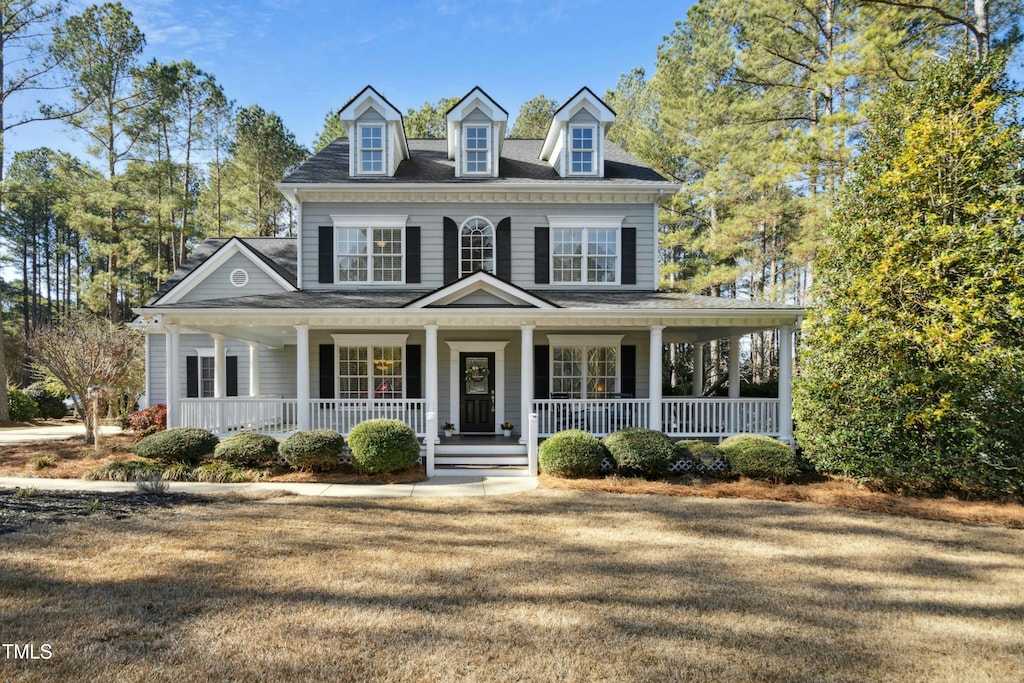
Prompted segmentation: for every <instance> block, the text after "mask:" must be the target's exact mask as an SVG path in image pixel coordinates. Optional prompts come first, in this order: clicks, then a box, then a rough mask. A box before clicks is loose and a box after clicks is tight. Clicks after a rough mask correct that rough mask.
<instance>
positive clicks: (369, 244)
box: [331, 216, 407, 286]
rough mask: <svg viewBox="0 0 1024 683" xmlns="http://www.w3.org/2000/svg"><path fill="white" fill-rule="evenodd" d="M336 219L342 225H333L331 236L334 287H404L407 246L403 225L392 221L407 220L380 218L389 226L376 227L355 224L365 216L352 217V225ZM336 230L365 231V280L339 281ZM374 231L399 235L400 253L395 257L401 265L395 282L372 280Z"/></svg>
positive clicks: (392, 217)
mask: <svg viewBox="0 0 1024 683" xmlns="http://www.w3.org/2000/svg"><path fill="white" fill-rule="evenodd" d="M331 218H332V219H334V218H335V216H331ZM337 218H339V219H341V220H339V221H338V222H340V223H342V225H338V224H337V223H336V224H335V225H334V235H333V240H332V249H333V253H334V256H333V258H334V284H335V285H342V286H352V285H357V286H361V285H370V286H382V285H404V284H405V261H406V256H407V254H406V249H407V245H406V243H405V224H404V223H401V224H399V223H397V222H393V221H397V220H398V219H402V218H407V217H403V216H381V218H383V219H385V220H386V221H388V222H389V224H385V225H377V224H376V223H370V224H366V223H361V222H356V221H357V220H361V219H363V218H366V217H365V216H354V217H352V222H353V224H352V225H346V223H347V222H348V219H346V218H345V217H342V216H339V217H337ZM338 230H365V231H366V232H367V235H366V253H365V254H364V255H365V257H366V279H365V280H341V279H339V275H340V274H341V273H340V269H339V268H338V256H339V254H338ZM374 230H398V231H400V233H401V239H400V242H401V245H402V251H401V253H399V254H397V256H398V257H399V263H400V264H401V273H400V275H399V279H397V280H374V279H373V270H374V268H373V260H374V253H373V244H374V240H373V231H374ZM348 255H351V254H348ZM395 255H396V254H381V256H389V257H393V256H395Z"/></svg>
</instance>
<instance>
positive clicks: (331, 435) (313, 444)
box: [278, 429, 345, 472]
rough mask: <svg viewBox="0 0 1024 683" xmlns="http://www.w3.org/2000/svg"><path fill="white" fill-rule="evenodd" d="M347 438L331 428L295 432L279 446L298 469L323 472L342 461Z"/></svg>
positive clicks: (290, 462) (285, 457)
mask: <svg viewBox="0 0 1024 683" xmlns="http://www.w3.org/2000/svg"><path fill="white" fill-rule="evenodd" d="M344 447H345V440H344V439H342V438H341V434H339V433H338V432H335V431H331V430H329V429H314V430H312V431H308V432H295V433H294V434H292V435H291V436H289V437H288V438H287V439H285V440H284V441H282V442H281V445H280V446H278V451H280V453H281V457H282V458H284V461H285V462H286V463H288V464H289V465H291V466H292V467H293V468H295V469H297V470H306V471H309V472H323V471H326V470H330V469H334V468H335V467H337V466H338V463H339V462H341V451H342V449H343V448H344Z"/></svg>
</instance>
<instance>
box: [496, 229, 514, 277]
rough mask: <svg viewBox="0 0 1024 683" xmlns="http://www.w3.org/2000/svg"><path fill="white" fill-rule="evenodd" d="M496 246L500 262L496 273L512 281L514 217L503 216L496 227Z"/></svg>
mask: <svg viewBox="0 0 1024 683" xmlns="http://www.w3.org/2000/svg"><path fill="white" fill-rule="evenodd" d="M494 247H495V250H496V251H497V252H498V253H497V260H498V262H497V263H496V264H495V268H496V270H495V271H494V274H495V275H497V276H498V277H500V278H501V279H502V280H506V281H508V282H511V281H512V219H511V218H502V219H501V220H500V221H498V227H497V228H496V229H495V235H494Z"/></svg>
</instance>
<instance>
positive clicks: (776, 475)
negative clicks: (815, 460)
mask: <svg viewBox="0 0 1024 683" xmlns="http://www.w3.org/2000/svg"><path fill="white" fill-rule="evenodd" d="M718 450H719V451H720V452H721V453H722V455H724V456H725V459H726V461H727V462H728V463H729V469H731V470H732V471H733V472H734V473H736V474H739V475H742V476H744V477H750V478H752V479H771V480H774V481H785V480H786V479H789V478H790V477H793V476H795V475H796V474H797V466H796V458H795V457H794V455H793V449H792V448H790V447H789V446H787V445H786V444H784V443H782V442H781V441H778V440H776V439H772V438H770V437H767V436H758V435H756V434H740V435H739V436H730V437H729V438H728V439H726V440H725V441H723V442H722V443H721V444H719V446H718Z"/></svg>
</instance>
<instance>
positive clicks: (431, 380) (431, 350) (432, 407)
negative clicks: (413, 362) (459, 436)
mask: <svg viewBox="0 0 1024 683" xmlns="http://www.w3.org/2000/svg"><path fill="white" fill-rule="evenodd" d="M423 328H424V329H425V330H426V332H427V344H426V347H427V348H426V354H427V368H426V370H427V379H426V387H425V389H426V397H425V398H426V400H427V409H426V413H427V415H428V416H429V415H430V414H433V415H434V427H433V431H431V429H430V423H429V422H428V423H427V439H428V440H429V441H431V442H433V443H438V442H440V440H441V439H440V437H439V436H438V434H437V325H436V324H434V323H431V324H429V325H424V326H423ZM427 454H428V455H429V456H431V457H429V458H428V465H429V467H430V468H433V457H432V455H433V448H430V449H428V451H427ZM427 474H428V476H429V475H431V474H432V472H428V473H427Z"/></svg>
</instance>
